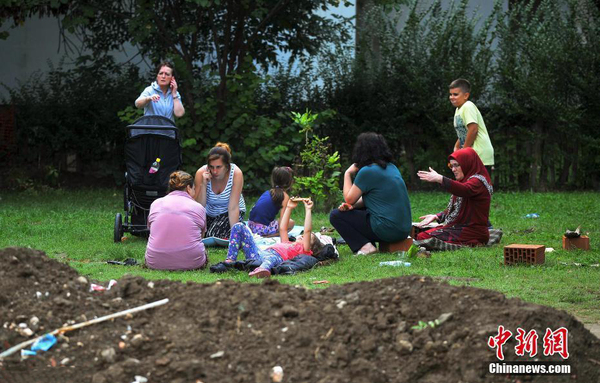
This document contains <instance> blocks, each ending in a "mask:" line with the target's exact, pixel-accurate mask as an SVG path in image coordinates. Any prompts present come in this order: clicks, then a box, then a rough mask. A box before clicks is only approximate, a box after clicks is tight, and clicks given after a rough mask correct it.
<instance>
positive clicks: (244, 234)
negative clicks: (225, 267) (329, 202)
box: [225, 199, 323, 278]
mask: <svg viewBox="0 0 600 383" xmlns="http://www.w3.org/2000/svg"><path fill="white" fill-rule="evenodd" d="M302 203H304V210H305V217H304V234H303V235H300V236H298V238H297V239H296V242H290V240H289V237H288V224H289V221H290V216H291V215H292V210H294V209H295V208H296V206H298V201H296V200H294V199H290V200H289V201H288V203H287V206H286V209H285V212H284V213H283V217H282V218H281V226H280V227H279V235H280V237H281V242H280V243H276V244H274V245H272V246H269V247H267V248H266V249H265V250H260V249H259V248H258V247H257V246H256V243H255V242H254V237H253V236H252V232H251V231H250V229H248V227H247V226H245V225H244V224H243V223H236V224H235V225H233V227H232V228H231V236H230V238H229V249H228V250H227V259H226V260H225V262H227V263H231V262H235V261H236V259H237V255H238V252H239V251H240V249H241V250H242V251H243V252H244V255H245V256H246V259H247V260H254V259H258V260H260V261H261V262H262V263H261V265H260V266H259V267H257V268H256V269H254V270H253V271H251V272H250V273H249V274H248V275H249V276H251V277H257V278H267V277H270V276H271V269H272V268H273V267H275V266H278V265H280V264H281V263H283V261H286V260H288V259H292V258H294V257H296V256H298V255H300V254H308V255H312V254H316V253H317V252H319V250H321V248H322V247H323V245H322V244H321V241H320V240H319V238H317V236H316V235H314V234H313V233H312V232H311V231H312V207H313V202H312V201H311V200H310V199H302Z"/></svg>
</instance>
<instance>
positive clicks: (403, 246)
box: [379, 237, 413, 253]
mask: <svg viewBox="0 0 600 383" xmlns="http://www.w3.org/2000/svg"><path fill="white" fill-rule="evenodd" d="M412 244H413V239H412V238H411V237H408V238H406V239H404V240H402V241H398V242H393V243H388V242H380V243H379V251H380V252H382V253H395V252H398V251H408V249H410V247H411V246H412Z"/></svg>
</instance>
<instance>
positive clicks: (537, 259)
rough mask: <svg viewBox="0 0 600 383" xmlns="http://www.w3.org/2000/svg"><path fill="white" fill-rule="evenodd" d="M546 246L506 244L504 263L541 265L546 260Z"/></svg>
mask: <svg viewBox="0 0 600 383" xmlns="http://www.w3.org/2000/svg"><path fill="white" fill-rule="evenodd" d="M545 251H546V246H544V245H520V244H512V245H508V246H504V264H505V265H514V264H517V263H525V264H529V265H540V264H542V263H544V262H545V261H546V256H545Z"/></svg>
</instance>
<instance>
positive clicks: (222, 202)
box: [206, 164, 246, 217]
mask: <svg viewBox="0 0 600 383" xmlns="http://www.w3.org/2000/svg"><path fill="white" fill-rule="evenodd" d="M235 166H236V165H235V164H231V169H230V171H229V179H228V180H227V185H225V190H223V192H221V193H220V194H215V192H213V190H212V181H208V183H207V184H206V215H207V216H209V217H216V216H218V215H221V214H224V213H227V211H228V210H229V197H230V196H231V188H232V187H233V173H234V171H235ZM239 205H240V213H245V212H246V202H244V196H243V195H242V193H240V202H239Z"/></svg>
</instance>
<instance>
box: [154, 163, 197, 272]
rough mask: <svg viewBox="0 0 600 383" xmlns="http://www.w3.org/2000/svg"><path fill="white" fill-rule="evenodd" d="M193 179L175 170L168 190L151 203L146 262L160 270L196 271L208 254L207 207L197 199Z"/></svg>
mask: <svg viewBox="0 0 600 383" xmlns="http://www.w3.org/2000/svg"><path fill="white" fill-rule="evenodd" d="M194 195H195V189H194V178H193V177H192V176H191V175H189V174H188V173H186V172H182V171H176V172H173V173H171V176H170V178H169V193H168V194H167V195H166V196H165V197H162V198H159V199H157V200H156V201H154V202H153V203H152V205H151V206H150V215H149V216H148V228H149V229H150V238H149V239H148V245H147V247H146V265H147V266H148V267H149V268H151V269H160V270H193V269H199V268H202V267H204V266H205V265H206V264H207V263H208V257H207V254H206V249H205V248H204V243H202V236H203V235H204V232H205V231H206V210H204V207H203V206H202V205H200V204H199V203H198V202H196V201H195V200H194V197H193V196H194Z"/></svg>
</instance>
